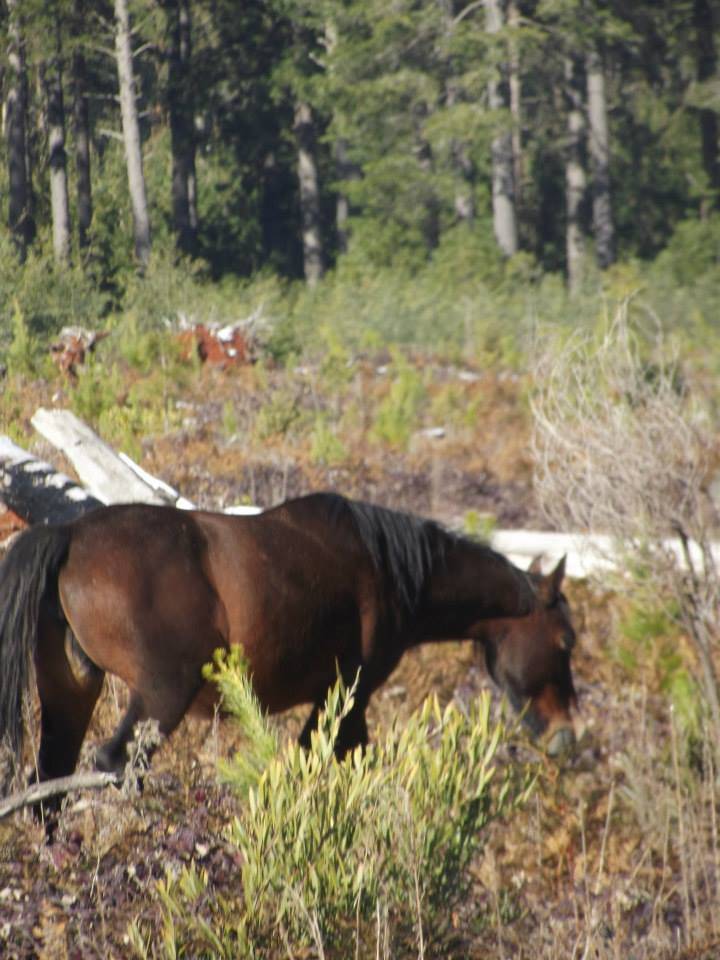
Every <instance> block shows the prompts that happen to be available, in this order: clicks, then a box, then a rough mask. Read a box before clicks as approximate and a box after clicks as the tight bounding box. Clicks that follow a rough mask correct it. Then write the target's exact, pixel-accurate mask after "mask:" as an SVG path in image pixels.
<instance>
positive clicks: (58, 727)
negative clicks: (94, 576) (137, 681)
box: [35, 614, 104, 781]
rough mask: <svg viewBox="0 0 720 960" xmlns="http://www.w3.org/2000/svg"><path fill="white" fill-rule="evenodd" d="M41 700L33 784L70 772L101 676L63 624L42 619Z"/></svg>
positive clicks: (38, 659) (38, 664) (37, 663)
mask: <svg viewBox="0 0 720 960" xmlns="http://www.w3.org/2000/svg"><path fill="white" fill-rule="evenodd" d="M35 669H36V675H37V687H38V694H39V697H40V748H39V751H38V761H37V779H38V780H40V781H43V780H49V779H51V778H54V777H63V776H67V775H68V774H70V773H72V772H73V770H74V769H75V765H76V763H77V760H78V756H79V755H80V747H81V746H82V742H83V739H84V737H85V733H86V731H87V728H88V724H89V723H90V717H91V716H92V712H93V709H94V708H95V704H96V703H97V699H98V696H99V695H100V690H101V689H102V683H103V677H104V674H103V672H102V671H101V670H100V669H99V668H98V667H96V666H95V664H94V663H92V662H91V661H90V660H89V659H88V658H87V657H86V656H85V654H84V653H83V652H82V650H80V648H79V647H78V646H77V642H76V641H75V638H74V637H73V636H72V634H71V633H70V631H69V628H68V627H67V625H66V624H65V623H64V622H63V621H61V620H59V619H57V618H55V617H53V616H51V615H49V614H48V615H46V616H45V617H43V618H42V619H41V622H40V630H39V635H38V650H37V656H36V660H35Z"/></svg>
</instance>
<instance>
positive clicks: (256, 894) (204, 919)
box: [131, 653, 533, 958]
mask: <svg viewBox="0 0 720 960" xmlns="http://www.w3.org/2000/svg"><path fill="white" fill-rule="evenodd" d="M207 675H208V676H210V677H211V678H212V679H214V680H215V681H216V682H217V683H218V685H219V687H220V689H221V692H222V694H223V698H224V702H225V706H226V707H227V708H228V709H229V711H230V712H231V714H233V715H234V716H235V717H236V718H237V719H238V721H239V722H240V723H241V725H242V726H243V728H244V729H245V730H246V732H247V733H248V734H249V735H250V742H249V743H248V744H247V746H246V748H244V749H243V750H242V751H241V752H240V753H239V754H238V755H237V756H236V757H235V758H234V759H233V760H231V761H229V762H226V763H224V764H223V765H222V769H221V775H222V777H223V779H224V780H225V781H226V782H228V783H229V784H231V785H232V786H234V787H235V788H236V790H237V791H238V793H239V794H240V795H241V796H243V797H244V802H243V806H242V808H241V810H240V812H239V814H238V816H237V817H236V818H235V819H234V820H233V822H232V823H231V824H230V826H229V830H228V840H229V842H230V843H231V844H232V845H233V846H234V847H235V848H236V849H237V850H238V852H239V854H240V858H239V859H240V861H241V863H242V867H241V874H242V889H241V891H240V892H239V893H238V896H237V898H236V899H235V898H233V899H227V898H224V897H221V896H218V895H217V894H216V893H214V892H212V891H211V890H210V888H209V886H208V878H207V876H206V874H205V873H204V872H203V871H198V870H197V869H196V868H195V867H194V866H191V867H189V868H187V869H185V870H184V871H183V872H182V874H181V875H180V876H171V875H168V876H167V878H166V879H165V881H164V882H163V883H161V884H160V886H159V895H160V898H161V903H162V912H163V917H164V929H163V935H162V938H161V944H160V946H159V948H158V950H157V951H156V955H159V956H162V957H178V956H193V957H199V956H202V957H227V958H230V957H232V958H238V957H267V956H269V955H272V954H273V950H274V949H275V948H279V947H282V946H283V945H284V947H285V951H286V953H287V954H288V955H294V952H295V951H302V950H303V949H307V948H308V947H310V946H312V947H314V949H315V950H316V951H317V953H318V955H321V956H326V957H330V956H333V957H339V958H340V957H342V958H345V957H348V956H375V946H376V943H375V938H376V936H377V934H376V933H375V932H374V930H375V926H374V925H375V922H376V917H377V916H378V915H381V914H382V915H384V916H386V917H387V922H388V924H389V925H390V928H391V932H392V933H393V934H394V937H395V939H396V940H401V941H415V942H416V943H417V942H421V943H424V944H428V943H430V942H431V941H434V942H435V943H436V944H437V943H439V942H441V941H442V939H443V937H444V936H445V935H446V934H447V933H448V924H449V918H450V914H451V910H452V907H453V905H454V904H455V903H457V902H458V900H459V899H460V898H462V897H463V895H464V894H465V892H466V890H467V886H468V883H469V873H468V869H467V868H468V865H469V862H470V860H471V858H472V857H473V856H474V855H475V854H476V853H477V852H478V850H479V849H480V848H481V847H482V846H483V842H484V839H485V833H484V828H485V827H486V826H487V824H488V823H489V822H490V821H491V820H494V819H495V818H497V817H499V816H501V815H504V814H507V813H509V812H510V811H511V810H513V809H514V808H515V807H516V806H517V805H519V804H520V803H522V802H524V801H525V799H526V798H527V796H528V794H529V792H530V790H531V787H532V782H533V781H532V778H531V776H530V773H529V772H528V770H527V769H524V770H523V769H521V768H520V767H519V766H515V765H507V766H500V764H499V762H498V756H497V754H498V748H499V746H500V743H501V740H502V737H503V735H504V730H503V728H502V727H501V726H499V725H493V724H492V723H491V721H490V701H489V697H488V696H486V695H483V696H481V697H480V698H479V699H478V700H477V702H476V703H475V704H474V705H473V706H472V707H471V708H470V710H469V711H468V713H467V714H465V713H464V712H463V711H461V710H460V709H459V708H458V707H457V706H455V705H454V704H450V705H449V706H448V707H446V708H445V709H444V710H441V708H440V706H439V703H438V700H437V698H436V697H432V698H430V699H428V700H427V701H426V703H425V705H424V706H423V708H422V709H421V711H420V712H419V713H416V714H414V715H413V716H412V717H411V718H410V720H409V721H408V722H407V724H406V725H404V727H400V725H395V726H394V727H392V728H391V729H390V730H389V731H388V732H387V733H386V734H385V736H384V737H383V738H382V739H380V740H379V741H378V742H377V743H376V744H373V745H370V746H369V747H367V748H366V749H365V750H362V749H361V748H357V749H356V750H355V751H354V752H353V753H352V754H351V755H350V756H348V757H347V758H346V759H345V760H343V761H338V760H337V759H336V757H335V754H334V750H333V745H334V742H335V738H336V736H337V732H338V729H339V726H340V723H341V721H342V718H343V717H344V716H345V715H346V714H347V713H348V711H349V710H350V709H351V708H352V706H353V702H354V701H353V697H354V689H351V690H349V691H348V690H345V689H343V687H342V685H341V684H340V683H338V684H337V685H336V686H335V687H334V689H333V690H332V691H331V692H330V694H329V695H328V700H327V703H326V707H325V710H324V712H323V713H322V714H321V716H320V720H319V724H318V729H317V731H316V732H315V733H314V734H313V737H312V744H311V748H310V750H309V751H307V752H306V751H305V750H303V749H302V748H301V747H300V746H299V745H298V744H296V743H290V744H288V745H286V746H285V747H283V748H280V747H279V746H278V741H277V738H276V736H275V735H274V734H273V732H272V730H270V729H269V728H268V726H267V723H266V721H265V719H264V718H263V717H262V715H261V713H260V711H259V708H258V706H257V703H256V701H255V698H254V694H253V692H252V687H251V684H250V682H249V680H248V678H247V674H246V673H245V672H244V670H243V669H242V666H241V664H240V662H239V658H238V655H237V653H234V654H232V655H231V656H230V657H226V656H225V655H224V654H223V655H218V656H217V657H216V661H215V664H214V667H213V668H212V669H211V670H209V671H208V673H207ZM131 940H132V943H133V945H134V947H135V950H136V952H137V953H138V954H139V955H140V956H147V947H146V945H145V941H144V939H143V936H142V933H141V931H140V929H139V928H138V927H137V925H135V926H134V927H133V928H131Z"/></svg>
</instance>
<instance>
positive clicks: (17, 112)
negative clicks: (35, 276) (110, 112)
mask: <svg viewBox="0 0 720 960" xmlns="http://www.w3.org/2000/svg"><path fill="white" fill-rule="evenodd" d="M7 6H8V14H9V20H8V57H7V65H8V69H7V95H6V98H5V130H6V138H7V163H8V181H9V195H8V223H9V226H10V232H11V234H12V238H13V241H14V243H15V247H16V249H17V251H18V256H19V257H20V259H21V260H24V259H25V257H26V255H27V248H28V246H29V244H30V243H31V242H32V239H33V237H34V235H35V225H34V222H33V217H32V209H31V196H30V193H31V189H30V179H29V169H28V158H27V130H26V124H27V94H26V91H27V77H26V64H25V37H24V33H23V26H22V21H21V16H20V3H19V0H8V4H7Z"/></svg>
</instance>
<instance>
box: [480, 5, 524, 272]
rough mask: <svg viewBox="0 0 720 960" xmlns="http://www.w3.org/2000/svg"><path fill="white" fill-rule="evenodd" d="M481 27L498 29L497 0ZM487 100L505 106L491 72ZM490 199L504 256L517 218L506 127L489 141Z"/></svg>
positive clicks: (514, 242)
mask: <svg viewBox="0 0 720 960" xmlns="http://www.w3.org/2000/svg"><path fill="white" fill-rule="evenodd" d="M485 29H486V31H487V32H488V33H489V34H496V33H499V32H500V30H501V29H502V10H501V7H500V0H487V3H486V5H485ZM488 104H489V106H490V109H491V110H492V111H500V110H503V109H505V107H506V103H505V97H504V95H503V91H502V86H501V81H500V77H499V76H497V75H494V76H493V77H492V78H491V79H490V81H489V82H488ZM491 155H492V201H493V225H494V228H495V239H496V240H497V242H498V246H499V247H500V249H501V250H502V252H503V254H505V256H506V257H511V256H512V255H513V254H515V253H517V249H518V238H517V221H516V217H515V187H514V183H513V151H512V135H511V133H510V131H505V132H501V133H498V134H497V136H495V137H494V138H493V141H492V145H491Z"/></svg>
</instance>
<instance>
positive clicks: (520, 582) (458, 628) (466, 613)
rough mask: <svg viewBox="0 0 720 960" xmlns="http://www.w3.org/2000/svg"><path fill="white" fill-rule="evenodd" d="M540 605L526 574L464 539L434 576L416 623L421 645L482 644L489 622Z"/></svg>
mask: <svg viewBox="0 0 720 960" xmlns="http://www.w3.org/2000/svg"><path fill="white" fill-rule="evenodd" d="M535 603H536V600H535V593H534V590H533V588H532V586H531V584H530V581H529V579H528V578H527V577H526V576H525V574H524V573H523V572H522V571H521V570H519V569H518V568H517V567H514V566H513V565H512V564H511V563H510V562H509V561H507V560H506V559H505V558H504V557H502V556H501V555H500V554H497V553H494V552H493V551H492V550H490V549H489V548H487V547H484V546H481V545H479V544H475V543H473V542H472V541H469V540H463V539H459V540H457V541H456V542H454V543H453V544H452V545H451V546H449V547H448V549H447V551H446V553H445V557H444V560H443V562H442V563H441V564H438V568H437V570H436V571H435V572H434V574H433V577H432V579H431V583H430V584H429V589H428V591H427V594H426V602H425V604H424V605H423V609H422V610H421V611H420V615H419V617H418V620H417V626H418V637H417V642H419V643H422V642H424V641H430V640H445V639H447V640H457V639H464V638H468V639H477V640H481V639H483V637H484V635H485V633H486V630H487V628H488V627H489V626H490V623H489V622H490V621H495V620H498V619H504V618H506V617H519V616H525V615H526V614H528V613H530V612H531V611H532V610H533V609H534V607H535Z"/></svg>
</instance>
